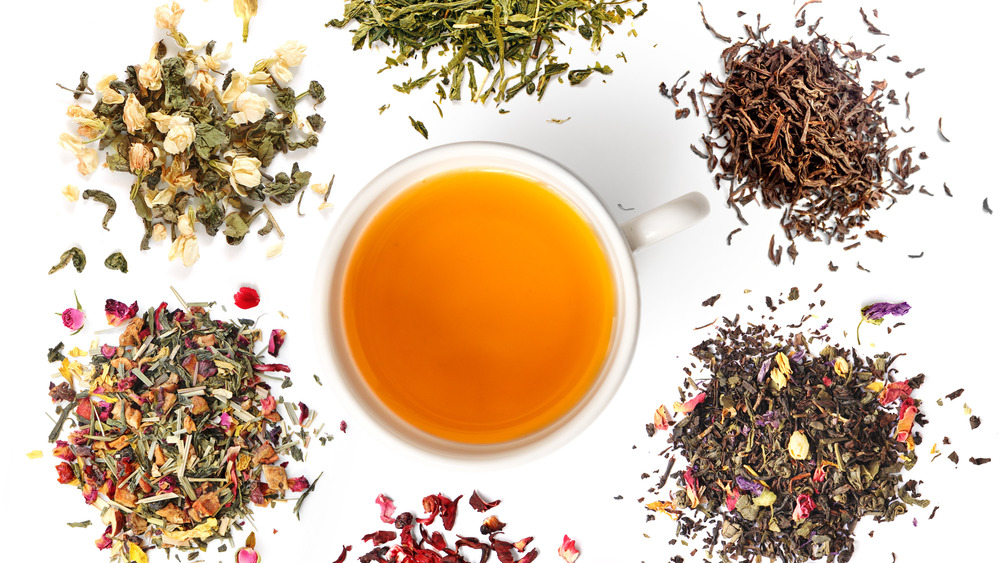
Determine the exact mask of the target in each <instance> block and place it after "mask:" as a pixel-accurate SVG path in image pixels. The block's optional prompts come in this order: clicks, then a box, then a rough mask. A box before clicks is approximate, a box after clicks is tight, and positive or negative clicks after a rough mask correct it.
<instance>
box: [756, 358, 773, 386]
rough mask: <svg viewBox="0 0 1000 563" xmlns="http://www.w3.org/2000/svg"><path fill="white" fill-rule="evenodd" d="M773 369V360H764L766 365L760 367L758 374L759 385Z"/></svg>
mask: <svg viewBox="0 0 1000 563" xmlns="http://www.w3.org/2000/svg"><path fill="white" fill-rule="evenodd" d="M770 369H771V358H768V359H766V360H764V363H763V364H761V365H760V372H759V373H758V374H757V383H761V382H763V381H764V376H765V375H767V372H768V371H769V370H770Z"/></svg>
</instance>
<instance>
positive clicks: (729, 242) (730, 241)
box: [692, 145, 795, 262]
mask: <svg viewBox="0 0 1000 563" xmlns="http://www.w3.org/2000/svg"><path fill="white" fill-rule="evenodd" d="M693 146H694V145H692V148H693ZM742 230H743V227H740V228H737V229H733V230H732V231H730V233H729V235H728V236H727V237H726V246H732V244H733V235H735V234H736V233H738V232H740V231H742ZM792 246H795V245H792ZM791 250H792V249H791V247H790V248H789V249H788V251H789V252H791ZM794 261H795V258H794V257H793V258H792V262H794Z"/></svg>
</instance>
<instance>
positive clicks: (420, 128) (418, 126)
mask: <svg viewBox="0 0 1000 563" xmlns="http://www.w3.org/2000/svg"><path fill="white" fill-rule="evenodd" d="M410 125H412V126H413V128H414V129H415V130H416V131H417V133H420V135H421V136H422V137H423V138H425V139H426V138H427V127H425V126H424V123H423V122H422V121H417V120H416V119H413V117H412V116H410Z"/></svg>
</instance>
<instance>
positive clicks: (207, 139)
mask: <svg viewBox="0 0 1000 563" xmlns="http://www.w3.org/2000/svg"><path fill="white" fill-rule="evenodd" d="M194 132H195V138H194V151H195V154H197V155H198V156H199V157H201V158H203V159H205V160H208V159H209V158H211V156H212V153H214V152H215V151H216V149H219V148H221V147H225V146H227V145H228V144H229V136H228V135H226V134H225V133H223V132H222V131H220V130H219V128H218V127H215V126H214V125H212V124H211V123H198V124H197V125H195V126H194Z"/></svg>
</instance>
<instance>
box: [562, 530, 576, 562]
mask: <svg viewBox="0 0 1000 563" xmlns="http://www.w3.org/2000/svg"><path fill="white" fill-rule="evenodd" d="M557 553H558V554H559V557H562V558H563V560H564V561H566V563H573V562H574V561H576V560H577V558H578V557H580V551H579V550H577V549H576V540H571V539H569V536H567V535H563V541H562V545H560V546H559V549H558V551H557Z"/></svg>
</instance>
